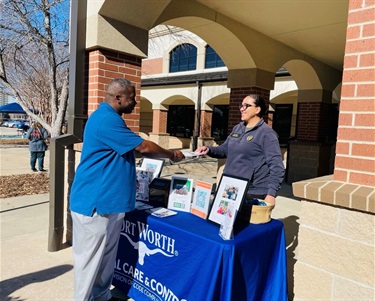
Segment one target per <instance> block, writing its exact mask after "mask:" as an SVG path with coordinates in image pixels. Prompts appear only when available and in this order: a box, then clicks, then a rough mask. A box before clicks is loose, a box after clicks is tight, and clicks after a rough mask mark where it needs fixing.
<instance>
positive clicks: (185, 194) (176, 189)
mask: <svg viewBox="0 0 375 301" xmlns="http://www.w3.org/2000/svg"><path fill="white" fill-rule="evenodd" d="M192 196H193V179H188V178H181V177H175V176H172V179H171V186H170V189H169V197H168V209H172V210H178V211H184V212H190V208H191V199H192Z"/></svg>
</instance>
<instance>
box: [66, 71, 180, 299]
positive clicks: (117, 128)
mask: <svg viewBox="0 0 375 301" xmlns="http://www.w3.org/2000/svg"><path fill="white" fill-rule="evenodd" d="M135 96H136V93H135V87H134V84H132V83H131V82H130V81H128V80H126V79H122V78H117V79H113V80H112V81H111V82H110V83H109V84H108V87H107V90H106V94H105V98H104V102H103V103H101V104H100V106H99V108H98V109H97V110H95V112H93V113H92V114H91V116H90V118H89V119H88V121H87V123H86V126H85V130H84V137H83V148H82V155H81V161H80V163H79V165H78V167H77V171H76V174H75V178H74V181H73V184H72V189H71V193H70V210H71V216H72V220H73V259H74V296H73V299H74V300H80V301H82V300H90V301H91V300H100V301H102V300H103V301H107V300H111V298H112V296H111V292H110V286H111V282H112V277H113V273H114V267H115V260H116V253H117V247H118V242H119V238H120V233H121V226H122V223H123V219H124V216H125V212H129V211H132V210H134V208H135V199H136V168H135V154H134V152H135V151H136V152H139V153H140V154H142V155H143V156H146V157H150V158H170V159H171V160H172V161H175V162H177V161H180V160H182V159H183V158H184V155H183V154H182V152H181V151H178V150H168V149H164V148H162V147H160V146H158V145H157V144H155V143H153V142H151V141H148V140H144V139H142V138H141V137H140V136H139V135H137V134H136V133H134V132H133V131H131V130H130V129H129V128H128V126H127V125H126V123H125V121H124V119H123V118H122V114H130V113H131V112H132V111H133V109H134V107H135V105H136V104H137V102H136V100H135Z"/></svg>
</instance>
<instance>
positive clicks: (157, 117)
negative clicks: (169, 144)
mask: <svg viewBox="0 0 375 301" xmlns="http://www.w3.org/2000/svg"><path fill="white" fill-rule="evenodd" d="M167 117H168V111H165V110H159V109H157V110H152V133H153V134H160V133H163V134H165V133H166V132H167Z"/></svg>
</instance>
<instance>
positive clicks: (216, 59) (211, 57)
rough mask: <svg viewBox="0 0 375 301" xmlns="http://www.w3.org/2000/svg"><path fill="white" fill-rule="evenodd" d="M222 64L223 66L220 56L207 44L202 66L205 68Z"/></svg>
mask: <svg viewBox="0 0 375 301" xmlns="http://www.w3.org/2000/svg"><path fill="white" fill-rule="evenodd" d="M223 66H225V64H224V62H223V60H222V59H221V57H220V56H219V55H218V54H217V53H216V52H215V50H214V49H213V48H212V47H211V46H210V45H207V46H206V58H205V64H204V67H205V68H206V69H209V68H216V67H223Z"/></svg>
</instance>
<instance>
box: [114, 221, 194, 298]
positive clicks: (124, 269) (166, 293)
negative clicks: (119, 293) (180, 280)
mask: <svg viewBox="0 0 375 301" xmlns="http://www.w3.org/2000/svg"><path fill="white" fill-rule="evenodd" d="M121 236H122V237H124V238H126V240H125V241H126V243H129V244H130V246H131V247H132V248H134V250H138V264H134V263H131V261H128V260H127V258H128V256H124V257H123V258H122V257H121V256H120V257H119V256H118V258H117V259H116V265H115V274H114V276H113V282H114V284H115V286H117V285H119V286H122V285H125V288H124V289H125V291H126V292H127V291H128V290H129V296H132V295H134V298H136V297H135V296H138V297H141V299H142V298H143V296H145V297H147V298H148V299H150V300H160V301H187V299H185V298H179V297H177V296H176V294H175V293H174V292H173V291H172V290H171V289H170V288H169V287H168V285H166V284H165V283H164V281H163V279H158V278H159V277H158V276H157V275H154V276H151V274H149V273H148V271H150V270H154V266H153V265H152V264H147V261H148V258H151V257H154V256H162V258H165V259H166V260H168V259H169V258H172V257H176V256H178V251H177V250H175V239H174V238H171V237H169V236H167V235H165V234H163V233H160V232H157V231H155V230H153V229H152V228H151V227H150V226H149V225H148V224H145V223H143V222H141V221H137V222H132V221H129V220H124V223H123V227H122V230H121ZM123 243H124V241H123ZM127 255H129V254H127ZM157 260H158V261H159V259H157ZM160 260H164V259H160ZM165 264H168V263H167V262H166V263H165ZM126 287H127V288H126ZM139 294H142V295H141V296H139Z"/></svg>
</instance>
